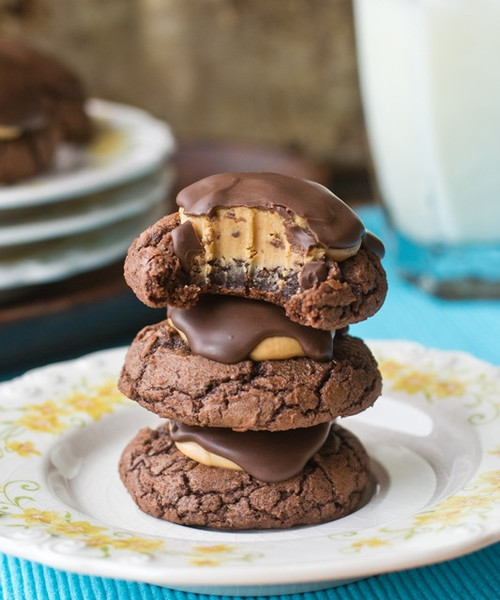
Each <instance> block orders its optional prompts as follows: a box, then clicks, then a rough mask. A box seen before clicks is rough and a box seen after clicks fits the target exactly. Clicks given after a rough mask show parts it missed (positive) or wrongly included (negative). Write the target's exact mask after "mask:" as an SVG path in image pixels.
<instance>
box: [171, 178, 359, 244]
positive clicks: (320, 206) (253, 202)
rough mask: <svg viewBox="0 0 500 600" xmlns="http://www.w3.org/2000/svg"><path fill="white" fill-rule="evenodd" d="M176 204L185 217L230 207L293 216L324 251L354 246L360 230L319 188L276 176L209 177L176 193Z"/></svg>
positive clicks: (352, 217)
mask: <svg viewBox="0 0 500 600" xmlns="http://www.w3.org/2000/svg"><path fill="white" fill-rule="evenodd" d="M177 204H178V205H179V206H181V207H182V208H183V209H184V211H185V213H186V214H189V215H210V214H212V212H213V211H214V210H215V209H217V208H228V207H232V206H248V207H253V208H264V209H268V210H276V211H278V212H280V214H284V213H283V211H285V213H286V214H288V216H290V213H295V214H297V215H299V216H301V217H303V218H304V219H305V220H306V221H307V224H308V226H309V229H310V230H311V232H312V234H313V236H314V238H315V242H316V244H319V245H321V246H324V247H326V248H350V247H352V246H355V245H356V244H357V243H358V242H359V241H360V239H361V237H362V236H363V234H364V231H365V229H364V227H363V223H362V222H361V221H360V219H359V218H358V217H357V215H356V214H355V213H354V212H353V211H352V210H351V209H350V208H349V207H348V206H347V204H345V203H344V202H342V200H340V198H338V197H337V196H335V194H333V193H332V192H331V191H330V190H328V189H327V188H325V187H324V186H322V185H320V184H319V183H314V182H312V181H307V180H305V179H299V178H296V177H289V176H287V175H281V174H277V173H221V174H218V175H211V176H209V177H206V178H205V179H201V180H200V181H198V182H196V183H193V184H191V185H189V186H188V187H186V188H184V189H183V190H181V191H180V192H179V194H178V195H177ZM299 237H300V236H297V240H296V241H300V239H299ZM306 238H308V236H306ZM302 243H304V242H302ZM306 243H307V240H306ZM308 245H310V242H309V244H308Z"/></svg>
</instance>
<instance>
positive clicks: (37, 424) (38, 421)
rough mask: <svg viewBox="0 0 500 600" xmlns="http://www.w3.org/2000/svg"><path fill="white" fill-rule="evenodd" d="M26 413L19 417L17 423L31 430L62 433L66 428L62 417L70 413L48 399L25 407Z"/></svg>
mask: <svg viewBox="0 0 500 600" xmlns="http://www.w3.org/2000/svg"><path fill="white" fill-rule="evenodd" d="M25 410H26V412H25V414H23V416H22V417H21V418H20V419H18V421H17V424H18V425H21V426H23V427H26V429H30V430H31V431H40V432H43V433H53V434H60V433H62V432H63V431H64V430H65V429H66V428H67V425H65V424H64V423H63V422H62V421H61V420H60V417H61V416H62V415H66V414H68V413H67V411H66V410H64V409H62V408H61V407H59V406H57V404H56V403H55V402H52V401H48V402H44V403H43V404H30V405H28V406H26V407H25Z"/></svg>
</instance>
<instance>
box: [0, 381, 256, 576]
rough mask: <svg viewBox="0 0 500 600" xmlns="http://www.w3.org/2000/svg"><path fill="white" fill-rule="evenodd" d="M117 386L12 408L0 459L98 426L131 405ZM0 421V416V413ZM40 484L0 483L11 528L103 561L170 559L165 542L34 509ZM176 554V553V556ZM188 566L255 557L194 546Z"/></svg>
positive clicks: (80, 388)
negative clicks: (68, 543)
mask: <svg viewBox="0 0 500 600" xmlns="http://www.w3.org/2000/svg"><path fill="white" fill-rule="evenodd" d="M129 403H130V401H129V400H128V399H127V398H126V397H125V396H123V394H121V393H120V392H119V390H118V388H117V387H116V377H113V378H109V379H107V380H105V381H104V382H102V383H99V384H89V383H88V382H87V381H86V380H85V379H83V380H82V381H81V382H80V383H79V384H77V385H75V386H74V387H73V390H72V392H71V393H70V394H63V395H61V396H60V397H52V398H48V399H44V400H43V401H41V402H35V403H30V402H28V403H26V404H24V403H22V404H20V405H18V406H17V407H16V411H15V412H16V415H17V416H16V418H14V419H12V418H9V419H5V420H1V419H0V428H1V429H0V460H1V459H2V458H3V457H5V456H8V455H9V454H10V453H15V454H16V455H17V456H19V457H20V458H26V459H30V458H33V457H37V456H41V455H42V454H43V451H42V450H41V449H39V448H38V447H37V446H36V445H35V443H34V442H33V441H32V440H31V439H30V436H35V437H36V439H37V440H38V441H39V442H40V441H41V442H43V441H44V440H45V438H47V439H50V438H53V437H59V436H61V435H63V434H64V433H65V432H67V431H69V430H71V429H74V428H75V427H84V426H85V425H87V424H88V423H91V422H95V421H99V420H100V419H102V418H103V417H104V416H106V415H111V414H112V413H113V412H114V411H115V410H116V409H117V408H119V407H120V406H123V405H127V404H129ZM0 417H1V412H0ZM41 489H42V485H41V484H40V483H39V482H37V481H28V480H10V481H7V482H4V483H1V484H0V517H5V516H8V517H10V519H11V523H10V524H9V526H10V527H12V528H14V529H15V528H22V529H23V530H29V529H37V530H41V531H43V532H44V533H46V534H47V535H48V536H50V537H52V538H61V539H66V540H73V541H75V542H79V543H81V544H84V545H85V546H86V547H87V548H88V549H89V550H97V551H99V553H100V554H101V556H103V557H109V556H111V555H112V553H113V552H114V551H126V552H129V553H130V552H131V553H138V554H140V555H149V556H153V555H154V554H157V553H162V554H169V553H173V552H171V551H170V550H169V549H168V548H167V547H165V544H164V541H163V540H161V539H158V538H154V537H145V536H138V535H135V534H133V533H130V532H126V531H114V530H111V529H110V528H109V527H105V526H102V525H97V524H93V523H91V522H89V521H88V520H84V519H80V518H74V517H73V515H72V514H71V512H68V511H65V512H63V513H61V512H59V511H54V510H43V509H39V508H36V507H34V506H32V505H35V506H36V504H37V502H36V496H37V493H38V492H40V491H41ZM175 554H176V555H179V552H175ZM185 555H186V559H187V560H188V562H189V564H192V565H193V566H199V567H210V566H217V565H220V564H223V563H224V562H228V561H234V560H237V561H250V560H252V559H253V558H255V557H256V556H258V554H251V553H245V552H244V553H242V552H241V551H240V550H239V548H238V547H237V546H230V545H225V544H216V545H207V546H202V545H198V546H194V547H193V548H192V549H190V550H189V551H186V552H185Z"/></svg>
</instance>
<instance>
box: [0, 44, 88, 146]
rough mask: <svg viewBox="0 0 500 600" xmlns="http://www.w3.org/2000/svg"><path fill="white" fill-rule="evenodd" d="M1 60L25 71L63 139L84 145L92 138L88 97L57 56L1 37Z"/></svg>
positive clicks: (78, 79) (78, 80)
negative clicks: (46, 103) (49, 107)
mask: <svg viewBox="0 0 500 600" xmlns="http://www.w3.org/2000/svg"><path fill="white" fill-rule="evenodd" d="M0 57H3V58H5V59H7V60H9V61H10V62H11V64H12V67H13V69H16V70H18V71H23V72H24V73H25V75H26V78H27V80H29V81H30V82H31V83H32V84H35V85H36V86H37V87H38V89H39V90H40V92H41V93H42V94H43V95H44V96H45V98H46V100H47V101H48V102H49V103H50V105H51V111H52V115H53V118H54V119H55V121H56V123H57V127H58V129H59V132H60V134H61V137H62V139H66V140H68V141H73V142H78V143H83V142H87V141H88V140H89V139H90V137H91V135H92V124H91V121H90V118H89V116H88V115H87V113H86V111H85V102H86V100H87V94H86V91H85V89H84V86H83V84H82V81H81V80H80V78H79V77H78V76H77V75H75V73H73V72H72V70H71V69H69V68H68V67H67V66H66V65H65V64H63V63H62V62H61V61H60V60H59V59H57V58H55V57H54V56H49V55H48V54H45V53H44V52H42V51H40V50H38V49H37V48H34V47H32V46H30V45H29V44H27V43H25V42H24V41H22V40H19V39H16V38H13V37H2V38H0Z"/></svg>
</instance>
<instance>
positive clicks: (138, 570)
mask: <svg viewBox="0 0 500 600" xmlns="http://www.w3.org/2000/svg"><path fill="white" fill-rule="evenodd" d="M365 342H366V343H367V344H368V345H369V346H370V347H371V348H372V349H373V348H374V347H375V348H376V349H377V350H379V351H380V349H383V348H389V350H390V351H394V349H395V348H402V347H405V348H406V349H407V350H408V351H415V352H417V353H420V354H422V353H424V354H425V353H431V354H438V355H440V356H445V357H448V358H450V360H451V359H452V358H453V357H457V359H458V360H466V361H467V362H472V364H474V365H476V366H478V367H479V366H481V367H485V368H486V369H487V370H491V372H492V373H495V374H496V376H497V377H499V378H500V368H499V367H496V366H495V365H492V364H491V363H488V362H487V361H484V360H482V359H478V358H476V357H474V356H472V355H470V354H468V353H465V352H460V351H444V350H437V349H433V348H427V347H425V346H423V345H422V344H418V343H416V342H409V341H402V340H365ZM126 349H127V348H126V347H119V348H112V349H107V350H100V351H97V352H93V353H90V354H87V355H85V356H82V357H79V358H77V359H71V360H68V361H62V362H58V363H53V364H51V365H46V366H43V367H39V368H36V369H33V370H30V371H28V372H27V373H25V374H24V375H22V376H20V377H17V378H16V379H14V380H11V381H9V382H2V383H0V393H2V392H3V391H4V390H5V389H6V386H7V387H8V386H10V385H14V382H17V381H20V380H23V379H24V378H29V377H34V376H35V377H36V376H39V375H40V374H41V375H42V376H43V374H44V373H50V372H53V373H54V372H57V371H59V370H60V369H63V368H69V367H70V366H71V365H72V366H75V365H78V366H79V367H80V368H81V367H85V363H91V362H93V361H94V362H95V361H97V362H98V363H99V362H101V361H102V360H103V359H104V361H106V360H108V359H109V360H111V361H112V360H115V361H121V360H123V357H124V354H125V352H126ZM478 469H479V466H478ZM469 481H470V480H469ZM488 525H489V526H488V527H486V528H485V527H483V528H480V529H477V530H474V529H472V530H471V531H470V532H469V535H468V536H458V537H456V536H455V537H453V536H452V537H450V540H449V541H448V542H447V543H446V544H445V545H444V550H443V545H441V546H439V547H436V548H431V550H429V549H425V550H423V549H422V548H421V547H420V546H417V547H414V548H413V553H412V556H411V557H409V556H407V554H406V553H400V554H398V555H397V556H396V557H395V558H394V559H393V562H392V564H390V565H389V564H387V558H386V555H385V554H384V555H382V557H381V558H380V555H379V556H378V557H377V556H375V557H373V558H372V559H370V561H366V560H361V561H359V562H360V563H361V564H357V565H355V566H354V567H353V561H352V560H351V559H349V560H348V561H347V564H346V561H344V560H341V561H338V558H336V559H335V560H336V561H338V562H340V563H342V569H343V573H342V579H351V578H353V577H354V578H361V577H368V576H371V575H375V574H381V573H387V572H390V571H396V570H402V569H407V568H414V567H420V566H423V565H429V564H432V563H435V562H441V561H444V560H449V559H453V558H456V557H458V556H462V555H464V554H466V553H469V552H473V551H475V550H479V549H481V548H484V547H486V546H489V545H490V544H492V543H495V542H497V541H498V540H499V539H500V523H498V524H496V526H495V525H494V524H493V523H489V524H488ZM233 533H234V532H233ZM190 541H192V542H193V543H194V542H195V541H196V540H190ZM247 543H248V542H247ZM279 543H280V542H278V544H279ZM284 543H286V542H284ZM13 545H14V546H16V544H15V543H14V544H13ZM7 546H11V544H10V543H9V541H7V543H5V537H4V535H3V534H2V533H1V531H0V551H5V552H7V553H9V554H13V555H15V556H19V557H20V558H25V559H28V560H34V561H35V562H41V563H42V564H47V565H48V566H51V567H54V568H62V569H66V570H68V571H72V572H77V573H82V574H83V573H85V574H88V575H99V576H103V577H113V578H118V579H127V580H131V581H141V582H147V583H152V584H157V585H165V586H169V587H172V586H174V587H175V586H181V587H180V588H179V589H186V587H192V586H193V585H194V586H207V587H208V588H210V590H211V592H212V593H216V592H214V591H213V589H212V588H214V586H215V587H221V586H222V587H227V586H238V587H240V586H241V587H242V588H244V587H249V586H255V585H256V577H257V579H258V581H257V584H258V585H262V586H272V585H277V584H278V585H279V584H283V585H293V584H301V583H319V582H328V583H329V584H335V582H338V581H339V577H338V574H337V575H334V576H332V562H334V561H332V559H331V557H328V556H326V557H325V558H324V560H322V561H319V562H318V563H316V564H313V565H311V564H310V563H308V565H307V571H304V569H302V570H301V569H297V565H296V564H292V565H289V566H285V565H283V564H280V565H276V564H274V563H273V564H271V565H263V564H262V563H253V564H252V563H245V564H243V565H241V564H239V563H237V562H236V563H233V564H225V565H223V567H222V569H221V568H212V569H205V570H203V569H199V568H197V569H193V567H192V566H182V565H173V566H168V565H165V564H163V565H161V566H160V568H159V569H155V564H154V561H152V562H149V563H141V564H134V563H130V562H126V563H121V562H119V561H114V562H113V561H105V560H102V559H101V558H99V557H97V558H96V557H86V556H78V557H75V556H72V555H70V556H66V555H64V554H59V553H51V554H50V556H49V557H48V558H47V557H43V556H34V554H33V552H30V551H29V548H27V549H26V547H22V545H19V547H17V548H12V547H8V548H7V549H6V547H7ZM24 550H26V551H24ZM35 554H36V553H35ZM75 558H76V560H77V562H78V563H79V564H78V568H75V565H74V564H73V563H74V562H75ZM349 563H350V567H349ZM148 566H149V568H148ZM156 566H157V565H156ZM333 571H335V569H334V570H333ZM194 574H196V575H197V576H196V577H194V576H193V575H194Z"/></svg>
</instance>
